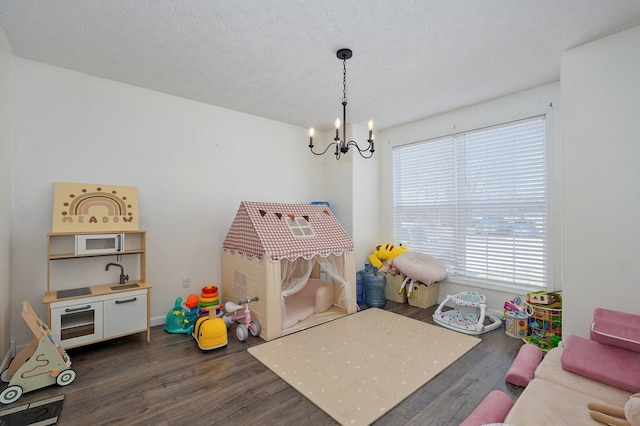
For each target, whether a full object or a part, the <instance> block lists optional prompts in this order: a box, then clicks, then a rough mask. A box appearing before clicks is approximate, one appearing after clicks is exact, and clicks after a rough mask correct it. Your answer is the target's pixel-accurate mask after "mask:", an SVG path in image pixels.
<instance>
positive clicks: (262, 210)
mask: <svg viewBox="0 0 640 426" xmlns="http://www.w3.org/2000/svg"><path fill="white" fill-rule="evenodd" d="M223 248H224V250H227V251H231V252H233V253H240V254H243V255H245V256H250V257H257V258H259V259H261V258H262V256H263V255H266V256H267V257H268V258H269V259H270V260H271V261H276V260H280V259H284V258H286V259H289V260H295V259H297V258H299V257H304V258H305V259H311V258H312V257H313V256H314V255H316V254H319V255H321V256H323V257H326V256H328V255H329V254H335V255H341V254H342V253H343V252H345V251H346V252H352V251H353V241H352V240H351V237H349V235H348V234H347V233H346V231H345V230H344V228H342V226H341V225H340V223H339V222H338V220H337V219H336V218H335V216H334V215H333V213H332V212H331V210H329V208H328V207H327V206H325V205H320V204H279V203H261V202H251V201H242V202H241V203H240V207H239V208H238V212H237V213H236V217H235V219H234V220H233V223H232V224H231V228H230V229H229V232H228V233H227V238H225V240H224V244H223Z"/></svg>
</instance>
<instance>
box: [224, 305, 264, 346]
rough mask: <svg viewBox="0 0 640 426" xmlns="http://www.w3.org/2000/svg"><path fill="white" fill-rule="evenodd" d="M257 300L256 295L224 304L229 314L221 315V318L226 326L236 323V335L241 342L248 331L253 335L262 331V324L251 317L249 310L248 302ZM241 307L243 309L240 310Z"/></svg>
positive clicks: (256, 335) (257, 334)
mask: <svg viewBox="0 0 640 426" xmlns="http://www.w3.org/2000/svg"><path fill="white" fill-rule="evenodd" d="M257 300H258V298H257V297H251V298H249V299H245V300H240V301H239V302H238V303H233V302H227V303H225V304H224V310H225V312H226V313H227V314H229V315H225V316H223V317H222V319H223V320H224V322H225V323H226V324H227V328H229V327H231V325H232V324H233V323H234V322H237V323H238V325H237V326H236V337H237V338H238V340H239V341H241V342H244V341H245V340H247V337H249V333H251V335H252V336H253V337H258V336H260V332H261V331H262V326H261V325H260V323H259V322H258V320H252V319H251V311H250V310H249V303H251V302H256V301H257ZM243 305H244V306H243ZM242 309H244V311H242V312H240V311H241V310H242ZM240 320H242V321H240Z"/></svg>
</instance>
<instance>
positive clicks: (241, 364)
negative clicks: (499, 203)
mask: <svg viewBox="0 0 640 426" xmlns="http://www.w3.org/2000/svg"><path fill="white" fill-rule="evenodd" d="M387 309H388V310H389V311H392V312H396V313H399V314H402V315H405V316H408V317H411V318H414V319H417V320H420V321H424V322H427V323H431V324H432V323H433V321H432V319H431V315H432V313H433V311H434V310H435V306H434V307H431V308H429V309H421V308H416V307H412V306H410V305H408V304H399V303H395V302H388V304H387ZM479 337H481V339H482V342H481V343H480V344H479V345H477V346H476V347H475V348H474V349H472V350H471V351H470V352H468V353H467V354H466V355H465V356H463V357H462V358H461V359H460V360H458V361H457V362H455V363H454V364H453V365H452V366H450V367H449V368H447V369H446V370H445V371H443V372H442V373H441V374H439V375H438V376H437V377H435V378H434V379H433V380H431V381H430V382H429V383H427V384H426V385H424V386H423V387H422V388H420V389H419V390H418V391H416V392H415V393H414V394H412V395H411V396H409V397H408V398H407V399H406V400H404V401H403V402H402V403H400V404H399V405H398V406H396V407H395V408H394V409H393V410H391V411H390V412H388V413H387V414H386V415H385V416H383V417H382V418H380V419H379V420H378V421H377V422H376V423H375V425H411V424H416V425H417V424H419V425H458V424H459V423H460V422H461V421H462V420H463V419H464V418H465V417H466V416H467V415H468V414H469V413H470V412H471V411H472V410H473V409H474V408H475V407H476V405H477V404H478V403H479V402H480V401H481V400H482V398H484V396H485V395H486V394H487V393H488V392H489V391H491V390H493V389H500V390H503V391H505V392H506V393H507V394H509V395H510V396H512V398H513V399H516V398H517V396H518V395H519V394H520V393H521V391H522V389H521V388H518V387H516V386H512V385H509V384H506V383H505V381H504V376H505V373H506V371H507V370H508V369H509V366H510V365H511V362H512V361H513V359H514V357H515V356H516V354H517V352H518V349H519V348H520V346H521V342H520V341H518V340H515V339H511V338H509V337H507V336H506V335H505V333H504V331H503V330H502V329H498V330H494V331H491V332H489V333H485V334H483V335H481V336H479ZM261 343H264V342H263V340H261V339H258V338H254V337H251V336H249V339H248V341H247V342H245V343H241V342H239V341H237V340H236V339H235V336H234V334H233V333H231V332H230V333H229V344H228V345H227V347H226V348H223V349H217V350H213V351H209V352H203V351H201V350H200V349H198V347H197V346H196V342H195V340H194V339H193V338H192V337H191V336H190V335H184V334H169V333H167V332H165V331H164V328H163V327H162V326H158V327H153V328H152V331H151V342H150V343H146V342H145V339H144V334H138V335H135V336H128V337H125V338H121V339H117V340H113V341H109V342H102V343H99V344H94V345H90V346H86V347H82V348H76V349H71V350H69V351H68V353H69V355H70V357H71V360H72V362H73V365H72V368H73V369H74V370H75V371H76V373H77V377H76V379H75V381H74V382H73V383H72V384H71V385H69V386H66V387H59V386H56V385H54V386H51V387H48V388H44V389H40V390H37V391H33V392H30V393H26V394H24V395H23V396H22V397H21V398H20V399H19V400H18V401H17V402H15V403H13V404H12V405H19V404H24V403H28V402H32V401H37V400H40V399H43V398H46V397H49V396H54V395H59V394H64V395H65V400H64V405H63V409H62V414H61V416H60V419H59V422H58V424H59V425H62V426H66V425H83V426H86V425H217V424H224V425H252V424H260V425H301V424H307V425H335V424H336V423H335V422H334V421H333V419H332V418H331V417H329V416H327V415H326V414H325V413H324V412H323V411H322V410H320V409H319V408H317V407H316V406H315V405H313V404H312V403H311V402H309V400H307V399H306V398H305V397H303V396H302V395H300V394H299V393H298V392H297V391H296V390H295V389H293V388H292V387H290V386H289V385H287V384H286V383H285V382H284V381H282V380H281V379H280V378H278V377H277V376H276V375H275V374H274V373H272V372H271V371H270V370H268V369H267V368H266V367H264V366H263V365H262V364H261V363H260V362H258V361H257V360H256V359H254V358H253V357H252V356H251V355H249V353H248V352H247V351H246V349H247V348H248V347H250V346H255V345H259V344H261ZM389 368H393V367H392V366H389ZM0 408H2V407H0Z"/></svg>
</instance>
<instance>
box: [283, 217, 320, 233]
mask: <svg viewBox="0 0 640 426" xmlns="http://www.w3.org/2000/svg"><path fill="white" fill-rule="evenodd" d="M287 225H289V229H290V230H291V233H292V234H293V235H294V236H295V237H313V236H314V233H313V229H312V228H311V224H309V222H307V220H306V219H304V218H302V217H296V218H294V219H291V218H290V217H288V218H287Z"/></svg>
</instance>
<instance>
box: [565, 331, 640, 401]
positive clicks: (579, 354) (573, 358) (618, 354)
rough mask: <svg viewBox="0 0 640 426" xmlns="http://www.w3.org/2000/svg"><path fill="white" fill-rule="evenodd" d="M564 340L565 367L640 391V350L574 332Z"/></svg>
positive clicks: (595, 378)
mask: <svg viewBox="0 0 640 426" xmlns="http://www.w3.org/2000/svg"><path fill="white" fill-rule="evenodd" d="M564 343H565V348H564V350H563V351H562V357H561V358H560V363H561V364H562V368H563V369H565V370H567V371H570V372H572V373H576V374H579V375H581V376H584V377H587V378H589V379H592V380H595V381H598V382H600V383H604V384H607V385H611V386H614V387H616V388H619V389H623V390H626V391H627V392H631V393H638V392H640V354H639V353H637V352H633V351H628V350H626V349H621V348H617V347H615V346H609V345H603V344H600V343H598V342H596V341H594V340H589V339H584V338H582V337H579V336H575V335H571V336H569V337H567V338H566V339H565V341H564Z"/></svg>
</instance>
